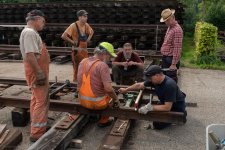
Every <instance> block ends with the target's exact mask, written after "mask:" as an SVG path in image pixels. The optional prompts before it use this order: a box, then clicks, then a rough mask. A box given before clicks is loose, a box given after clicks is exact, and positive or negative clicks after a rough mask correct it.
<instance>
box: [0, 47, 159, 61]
mask: <svg viewBox="0 0 225 150" xmlns="http://www.w3.org/2000/svg"><path fill="white" fill-rule="evenodd" d="M47 49H48V52H49V54H50V55H63V56H68V55H71V48H70V47H51V46H47ZM118 51H119V50H118V49H115V52H118ZM0 52H1V53H15V54H19V53H20V49H19V45H12V46H11V45H0ZM134 52H136V53H137V54H138V55H140V56H144V57H146V58H148V59H154V60H158V59H161V58H162V55H161V54H159V53H160V52H159V51H152V50H134ZM88 54H89V56H92V55H93V54H94V48H88Z"/></svg>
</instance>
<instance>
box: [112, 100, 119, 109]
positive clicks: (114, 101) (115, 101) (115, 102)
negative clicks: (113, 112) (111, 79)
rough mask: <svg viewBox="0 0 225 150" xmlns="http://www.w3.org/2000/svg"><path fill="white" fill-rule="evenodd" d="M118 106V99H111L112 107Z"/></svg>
mask: <svg viewBox="0 0 225 150" xmlns="http://www.w3.org/2000/svg"><path fill="white" fill-rule="evenodd" d="M119 106H120V101H119V100H118V99H114V100H113V107H119Z"/></svg>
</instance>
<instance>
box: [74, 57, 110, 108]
mask: <svg viewBox="0 0 225 150" xmlns="http://www.w3.org/2000/svg"><path fill="white" fill-rule="evenodd" d="M87 60H88V58H86V59H85V61H84V67H83V78H82V85H81V88H80V89H79V91H78V93H79V94H78V99H79V101H80V104H81V105H82V106H83V107H86V108H89V109H93V110H99V109H105V108H106V107H107V106H108V102H109V100H110V97H109V96H108V95H107V94H106V95H105V96H102V97H97V96H95V94H94V93H93V91H92V89H91V80H90V78H91V72H92V69H93V68H94V67H95V65H96V64H98V63H99V62H100V61H96V62H95V63H93V64H92V66H91V68H90V70H89V72H88V75H87V76H86V75H85V69H86V63H87Z"/></svg>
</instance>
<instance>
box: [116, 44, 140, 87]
mask: <svg viewBox="0 0 225 150" xmlns="http://www.w3.org/2000/svg"><path fill="white" fill-rule="evenodd" d="M112 65H113V67H112V73H113V77H114V82H116V84H117V85H119V84H121V77H135V78H136V81H138V82H141V81H142V79H143V74H144V64H143V61H142V60H141V59H140V57H139V56H138V54H137V53H136V52H133V48H132V45H131V44H130V43H125V44H124V45H123V50H121V51H119V52H118V53H117V57H116V58H114V60H113V62H112Z"/></svg>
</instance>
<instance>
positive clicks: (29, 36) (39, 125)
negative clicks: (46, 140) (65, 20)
mask: <svg viewBox="0 0 225 150" xmlns="http://www.w3.org/2000/svg"><path fill="white" fill-rule="evenodd" d="M45 21H48V18H47V17H46V16H45V15H44V14H43V12H42V11H40V10H37V9H35V10H32V11H31V12H29V13H28V14H27V18H26V22H27V26H26V27H25V28H24V29H23V31H22V33H21V35H20V51H21V53H22V56H23V62H24V70H25V76H26V81H27V85H28V86H29V87H30V88H31V92H32V96H31V103H30V118H31V133H30V141H31V142H35V141H36V140H37V139H39V138H40V137H41V136H42V135H43V134H44V133H45V132H46V125H47V117H48V109H49V102H50V101H49V63H50V57H49V54H48V51H47V49H46V47H45V43H43V42H42V39H41V37H40V36H39V34H38V31H41V30H42V28H43V26H44V25H45Z"/></svg>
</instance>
